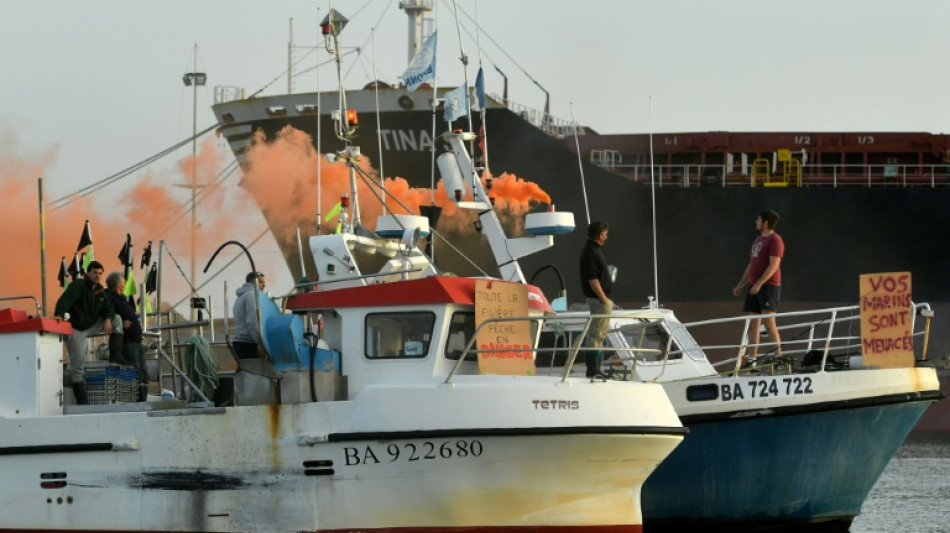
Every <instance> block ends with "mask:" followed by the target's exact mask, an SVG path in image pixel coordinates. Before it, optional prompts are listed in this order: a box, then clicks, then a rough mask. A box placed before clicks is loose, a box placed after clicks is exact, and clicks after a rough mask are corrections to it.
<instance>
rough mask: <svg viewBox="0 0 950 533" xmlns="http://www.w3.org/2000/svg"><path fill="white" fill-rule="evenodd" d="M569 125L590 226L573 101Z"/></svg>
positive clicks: (585, 210)
mask: <svg viewBox="0 0 950 533" xmlns="http://www.w3.org/2000/svg"><path fill="white" fill-rule="evenodd" d="M571 125H572V126H573V127H574V147H575V148H576V150H577V168H578V169H579V170H580V171H581V189H582V190H583V191H584V214H585V215H587V225H588V226H590V206H589V205H588V204H587V182H585V181H584V163H583V161H582V160H581V143H580V141H578V140H577V121H576V120H574V102H571ZM651 154H652V148H651Z"/></svg>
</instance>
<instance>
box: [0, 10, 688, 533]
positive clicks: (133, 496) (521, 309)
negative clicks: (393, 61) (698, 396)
mask: <svg viewBox="0 0 950 533" xmlns="http://www.w3.org/2000/svg"><path fill="white" fill-rule="evenodd" d="M335 13H336V12H335V11H331V15H328V17H334V16H335ZM337 20H338V19H337ZM331 22H332V20H331ZM333 31H334V32H335V33H334V35H336V34H337V33H338V31H339V28H335V29H334V30H333ZM338 48H339V47H338V46H337V49H338ZM341 91H342V87H341ZM341 116H342V117H345V116H346V115H345V109H343V113H342V114H341ZM341 124H342V126H341V125H340V124H337V127H338V129H337V131H338V132H340V134H341V136H343V137H345V138H346V143H345V147H344V149H342V150H340V151H339V152H338V153H337V154H336V155H337V156H338V157H340V158H341V159H343V160H346V161H347V162H348V165H349V169H350V172H351V179H352V180H353V181H355V180H356V173H357V172H358V169H357V165H356V157H355V154H357V153H358V147H356V146H354V145H352V144H351V142H350V141H351V140H352V139H351V138H350V137H348V136H349V135H350V133H351V132H350V133H348V132H347V128H346V123H345V118H344V119H343V121H342V122H341ZM472 137H473V135H472V134H471V133H458V134H452V135H450V136H449V137H447V138H446V142H448V143H450V144H451V145H452V146H453V152H452V153H451V154H445V155H444V156H443V157H442V158H441V160H442V161H445V168H447V169H450V171H451V172H450V174H451V176H452V178H453V179H458V180H460V181H459V183H458V187H461V188H464V187H465V183H464V181H465V180H468V181H471V180H473V176H474V166H473V163H472V161H471V159H470V158H469V156H468V154H467V152H466V149H465V147H464V145H463V141H466V140H470V139H471V138H472ZM356 194H357V189H356V188H354V189H353V190H352V196H345V197H344V198H342V199H341V204H342V205H343V207H342V209H341V211H340V213H339V214H338V216H339V230H338V231H336V232H334V233H330V234H322V235H315V236H312V237H310V239H309V249H310V250H311V251H312V252H311V260H312V261H313V263H314V264H315V265H316V272H318V273H319V276H320V277H319V281H318V282H301V283H300V284H299V285H298V286H296V287H295V290H294V291H291V293H289V294H288V295H287V296H286V297H285V299H284V302H283V305H280V306H279V305H277V303H276V302H275V301H274V300H272V299H271V298H270V297H269V296H268V295H266V294H264V293H263V292H258V291H257V290H256V289H255V295H256V297H257V302H258V309H259V314H258V324H257V326H258V328H259V331H260V333H261V338H262V347H263V350H264V353H265V355H264V356H263V357H258V358H254V359H238V358H235V359H236V364H237V366H238V370H237V371H236V372H235V374H234V376H233V379H232V382H233V389H234V390H233V394H231V395H226V397H224V398H221V399H220V400H219V401H211V398H212V397H213V396H212V395H211V394H209V393H208V392H207V391H206V390H205V387H204V386H203V384H201V383H198V381H197V380H195V379H192V378H191V377H189V376H191V374H189V372H187V371H186V370H183V368H184V367H183V366H182V364H181V363H182V360H180V359H177V360H176V359H175V358H174V357H172V356H171V355H169V353H167V352H166V348H165V347H166V346H167V342H166V341H167V340H168V339H167V337H166V338H164V339H163V338H162V335H164V334H167V333H165V332H167V330H168V329H169V328H170V327H174V326H168V325H162V324H159V325H156V326H152V327H148V328H146V329H147V333H150V334H152V335H157V336H158V337H159V338H158V339H157V342H156V343H154V345H155V346H156V350H157V354H158V357H159V358H160V359H162V360H163V362H165V363H167V364H169V365H171V367H172V368H174V369H175V370H177V371H178V372H177V373H176V374H175V377H174V378H173V382H174V383H176V388H175V393H174V394H173V395H172V398H165V397H164V395H163V397H160V398H159V397H150V398H149V399H148V401H146V402H133V401H124V400H126V399H128V398H125V397H123V396H121V394H120V391H121V389H122V384H121V381H122V379H121V370H117V371H114V372H112V374H110V372H109V370H108V368H107V370H106V372H105V384H104V386H103V387H102V389H103V390H101V391H99V390H97V391H96V392H97V393H98V392H102V393H103V394H102V398H99V395H98V394H97V395H93V394H91V392H92V389H93V387H92V382H91V381H89V382H87V383H86V384H85V385H86V391H87V396H89V397H96V398H97V401H95V402H92V404H91V405H76V404H75V403H74V402H73V398H72V394H70V392H69V389H68V388H64V374H63V364H62V363H61V362H62V360H63V338H64V337H65V336H68V335H70V334H72V333H73V332H72V328H71V326H70V325H69V323H68V322H66V321H64V320H62V319H61V318H51V317H45V316H42V314H41V312H40V309H39V305H37V306H36V308H37V309H36V312H35V313H31V314H29V315H28V314H27V312H26V311H24V310H21V309H15V308H8V309H4V310H2V311H0V350H3V352H4V353H6V354H7V357H4V358H2V360H0V376H3V378H2V385H3V386H2V387H0V471H2V472H3V475H4V483H3V486H2V487H0V531H44V530H49V531H85V532H89V531H103V532H104V531H163V532H165V531H189V532H190V531H194V532H198V531H215V532H218V531H235V532H237V531H242V532H243V531H267V532H275V531H276V532H300V531H308V532H333V533H337V532H339V533H342V532H350V533H356V532H368V531H374V532H377V531H378V532H385V531H393V532H395V531H398V532H407V531H412V532H424V531H493V532H516V531H517V532H521V531H531V532H537V531H556V532H585V531H590V532H602V531H616V532H631V533H633V532H640V531H642V519H641V513H640V489H641V486H642V484H643V482H644V480H645V479H646V478H647V476H649V475H650V473H651V472H653V471H654V470H655V469H656V467H657V465H658V464H659V463H660V462H661V461H662V460H663V459H664V458H665V457H666V456H667V455H669V453H670V452H671V451H672V450H673V449H674V448H675V447H676V446H677V445H678V444H679V443H680V442H681V441H682V439H683V436H684V435H685V434H686V430H685V429H684V428H683V426H682V424H681V423H680V422H679V419H678V418H677V416H676V413H675V412H674V410H673V407H672V405H671V404H670V402H669V399H668V398H667V396H666V393H665V392H664V390H663V388H662V386H660V385H658V384H648V383H622V382H610V383H608V382H604V381H601V380H590V379H588V378H584V377H581V378H577V377H574V376H572V375H571V373H570V368H569V367H568V368H566V369H565V372H564V373H562V374H561V375H559V376H551V375H543V376H541V375H538V373H537V372H536V369H535V365H534V359H535V350H536V343H537V338H538V335H539V334H540V331H541V330H542V329H543V327H544V322H545V321H546V320H548V319H551V318H552V317H556V315H554V314H553V313H552V312H551V311H552V308H551V305H550V304H549V302H548V300H547V299H546V298H545V296H544V294H543V293H542V292H541V291H540V289H538V288H537V287H534V286H532V285H530V284H527V283H525V282H524V279H523V274H521V272H520V270H519V268H518V266H517V262H516V261H514V260H515V259H517V258H519V257H521V256H523V255H527V254H530V253H532V252H534V251H537V250H539V249H543V248H545V247H549V246H551V245H552V244H553V235H555V234H558V233H562V232H563V231H567V230H569V229H570V228H572V227H573V217H572V216H570V215H569V214H564V213H544V214H540V215H538V216H534V217H531V218H530V219H529V220H528V222H526V224H527V226H528V227H529V228H531V230H532V231H533V232H534V235H533V236H532V237H519V238H513V239H509V238H507V237H506V236H505V234H504V233H503V231H501V229H500V223H499V222H498V218H497V216H496V215H495V213H494V211H493V210H492V209H491V208H490V200H489V198H488V197H487V196H486V195H484V191H483V190H479V192H478V193H477V196H476V197H475V198H473V199H472V200H471V201H467V203H466V202H461V205H462V206H463V207H464V206H467V207H468V208H470V209H474V210H477V211H478V212H479V218H480V220H481V221H482V222H483V224H485V226H486V233H487V234H488V235H491V236H492V238H494V239H499V240H503V241H504V242H503V246H502V248H504V249H505V250H506V252H504V253H503V254H500V255H499V256H498V258H497V259H496V260H497V261H498V262H499V263H506V264H505V265H502V266H501V267H500V270H501V271H502V273H503V274H504V277H503V278H501V279H498V278H490V277H477V278H475V277H460V276H449V275H446V274H444V273H443V272H442V271H441V270H440V269H439V268H438V266H437V265H435V264H434V263H433V262H432V261H431V260H430V258H429V256H428V255H426V254H425V253H423V251H422V250H420V249H419V247H418V246H417V244H418V242H419V240H420V238H423V237H425V236H426V235H428V234H429V232H430V229H429V228H428V219H426V218H425V217H420V216H416V215H412V214H395V213H392V214H386V215H383V216H382V219H381V221H380V223H379V224H378V225H377V230H378V233H374V232H368V231H367V230H366V229H365V228H364V227H362V226H360V225H358V224H356V221H358V220H359V200H358V198H357V196H356ZM350 200H351V201H350ZM232 242H236V241H229V243H226V245H227V244H230V243H232ZM238 244H240V243H238ZM242 247H243V245H242ZM301 250H302V249H301ZM219 251H220V248H219ZM246 251H247V250H246V249H245V252H246ZM215 256H217V252H215V255H213V256H212V258H211V259H212V260H213V259H214V257H215ZM248 258H249V259H250V263H251V265H250V268H251V271H252V272H253V271H256V268H255V266H254V262H253V260H252V258H251V256H250V254H249V253H248ZM159 262H160V261H159ZM209 266H210V261H209ZM282 309H286V310H289V312H285V311H283V310H282ZM206 323H207V321H205V322H201V321H200V320H199V322H198V323H186V324H184V327H194V326H196V325H202V324H206ZM197 344H200V343H196V348H195V351H194V352H193V354H192V356H191V358H192V361H193V360H194V359H195V358H197V357H198V355H197V354H198V353H199V350H198V348H197ZM187 361H188V358H187V356H186V357H185V360H184V362H185V363H187ZM185 366H186V367H187V365H185ZM110 380H111V381H110ZM178 385H180V387H179V386H178ZM100 400H101V401H100ZM618 405H638V406H640V409H637V410H627V409H623V410H619V411H618V409H617V406H618Z"/></svg>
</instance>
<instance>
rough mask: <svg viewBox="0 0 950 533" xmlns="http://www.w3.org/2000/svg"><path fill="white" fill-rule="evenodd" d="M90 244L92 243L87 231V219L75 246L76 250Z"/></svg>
mask: <svg viewBox="0 0 950 533" xmlns="http://www.w3.org/2000/svg"><path fill="white" fill-rule="evenodd" d="M90 244H92V235H91V234H90V233H89V221H88V220H87V221H86V225H85V226H84V227H83V229H82V237H80V238H79V246H77V247H76V251H77V252H78V251H80V250H82V249H83V248H85V247H86V246H89V245H90Z"/></svg>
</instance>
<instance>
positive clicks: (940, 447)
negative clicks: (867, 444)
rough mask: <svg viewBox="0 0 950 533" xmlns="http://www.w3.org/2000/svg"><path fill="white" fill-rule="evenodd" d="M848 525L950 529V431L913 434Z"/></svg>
mask: <svg viewBox="0 0 950 533" xmlns="http://www.w3.org/2000/svg"><path fill="white" fill-rule="evenodd" d="M849 531H850V532H851V533H896V532H901V533H905V532H906V533H925V532H926V533H950V434H930V435H912V436H911V437H909V438H908V439H907V441H905V442H904V444H903V445H902V446H901V447H900V449H899V450H898V451H897V455H895V456H894V457H893V458H892V459H891V461H890V463H888V465H887V468H885V469H884V473H882V474H881V478H880V479H878V481H877V483H876V484H875V485H874V488H873V489H871V493H870V494H868V498H867V500H865V501H864V505H863V506H862V507H861V514H860V515H858V517H857V518H855V519H854V522H853V523H852V524H851V529H850V530H849Z"/></svg>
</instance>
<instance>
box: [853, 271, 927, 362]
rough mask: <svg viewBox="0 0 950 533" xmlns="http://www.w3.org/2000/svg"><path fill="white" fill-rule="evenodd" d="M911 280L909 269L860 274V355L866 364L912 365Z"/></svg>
mask: <svg viewBox="0 0 950 533" xmlns="http://www.w3.org/2000/svg"><path fill="white" fill-rule="evenodd" d="M910 280H911V278H910V272H887V273H883V274H862V275H861V278H860V286H861V292H860V294H861V354H862V355H863V357H864V364H865V365H866V366H876V367H880V368H899V367H912V366H914V336H913V329H912V325H913V322H912V320H913V316H912V315H911V307H910V305H911V300H910V288H911V283H910Z"/></svg>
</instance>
